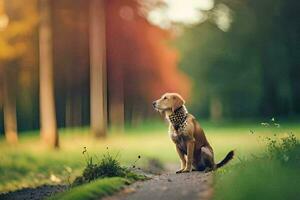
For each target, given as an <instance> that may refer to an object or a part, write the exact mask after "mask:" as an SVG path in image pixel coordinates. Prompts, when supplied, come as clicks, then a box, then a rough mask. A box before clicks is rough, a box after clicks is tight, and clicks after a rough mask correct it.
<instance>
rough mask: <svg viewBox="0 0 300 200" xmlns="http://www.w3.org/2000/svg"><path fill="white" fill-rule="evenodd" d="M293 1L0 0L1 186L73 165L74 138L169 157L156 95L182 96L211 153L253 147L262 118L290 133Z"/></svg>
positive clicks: (299, 110) (297, 99)
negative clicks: (155, 107)
mask: <svg viewBox="0 0 300 200" xmlns="http://www.w3.org/2000/svg"><path fill="white" fill-rule="evenodd" d="M299 4H300V3H299V1H295V0H184V1H183V0H26V1H24V0H0V154H2V155H1V160H2V161H3V162H2V164H1V165H0V177H1V178H0V179H1V180H3V181H2V182H1V181H0V186H1V187H0V188H1V189H0V191H1V190H3V191H4V190H11V189H13V188H19V187H21V186H28V185H32V184H33V185H36V184H37V185H39V184H40V181H41V180H43V181H49V180H48V177H49V176H50V175H52V174H53V173H54V174H55V175H56V176H58V177H59V176H63V175H62V174H61V168H60V166H65V165H67V166H70V167H71V168H72V169H74V170H75V171H76V170H78V171H79V170H80V169H82V165H81V164H82V161H81V159H80V157H81V153H80V152H81V149H82V147H83V146H88V148H89V149H90V151H91V152H94V153H98V152H103V149H105V148H106V146H110V147H112V149H114V148H115V149H116V150H121V151H122V153H123V158H122V159H123V160H124V161H125V162H127V163H128V162H130V160H132V159H133V158H135V157H136V156H137V155H139V154H142V155H146V156H150V157H158V158H159V159H161V160H163V161H166V162H175V161H176V160H177V157H176V154H175V152H174V151H173V148H171V146H172V144H171V142H170V141H169V140H168V137H167V134H166V124H164V122H163V119H162V117H161V116H160V115H159V114H158V113H156V112H155V111H154V110H153V109H152V107H151V102H152V101H153V100H155V99H157V98H159V97H160V96H161V95H162V94H163V93H165V92H177V93H180V94H181V95H182V96H183V97H184V98H185V99H186V102H187V108H188V110H189V111H190V112H191V113H192V114H194V115H195V116H196V117H197V118H198V119H199V121H200V122H201V124H203V126H204V128H205V130H207V132H208V134H209V138H210V140H211V142H212V143H213V145H215V146H217V147H218V148H219V149H218V150H217V158H221V157H223V156H224V154H225V152H226V151H228V150H229V149H231V148H238V149H239V148H240V150H241V152H242V154H241V155H242V156H245V155H247V154H250V153H251V152H252V151H253V150H259V148H258V146H259V145H258V144H256V143H255V142H256V140H255V139H253V138H251V137H250V136H249V130H250V132H251V133H253V130H261V129H262V128H261V127H260V123H261V122H270V121H271V122H272V123H273V122H274V123H275V126H276V127H279V126H280V125H279V124H281V123H279V122H283V123H286V124H288V125H283V130H282V132H288V129H289V128H290V129H292V130H297V131H299V126H298V122H299V116H300V81H299V79H300V66H299V53H300V52H299V46H300V44H299V41H300V38H299V33H300V30H299V27H300V26H299V19H300V16H299ZM278 121H279V122H278ZM276 130H277V129H276ZM263 132H264V133H266V134H267V133H269V130H267V131H266V130H263ZM95 136H96V137H95ZM105 136H106V139H103V138H104V137H105ZM40 138H42V141H44V142H41V141H40ZM145 141H146V142H145ZM254 143H255V144H254ZM11 144H13V145H11ZM16 144H17V145H16ZM44 144H47V146H50V147H51V148H59V147H61V151H59V152H60V153H57V152H53V151H52V150H49V149H47V148H45V147H44V146H45V145H44ZM48 150H49V151H48ZM162 152H164V153H162ZM45 158H48V159H45ZM54 161H55V162H54ZM54 163H56V164H54ZM57 163H59V164H61V165H57ZM1 170H2V171H1ZM36 174H39V177H43V178H39V180H36ZM21 175H22V177H21ZM7 180H10V181H8V182H7ZM50 181H51V180H50Z"/></svg>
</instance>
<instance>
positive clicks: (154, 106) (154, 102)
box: [152, 101, 156, 109]
mask: <svg viewBox="0 0 300 200" xmlns="http://www.w3.org/2000/svg"><path fill="white" fill-rule="evenodd" d="M152 106H153V108H154V109H156V101H153V102H152Z"/></svg>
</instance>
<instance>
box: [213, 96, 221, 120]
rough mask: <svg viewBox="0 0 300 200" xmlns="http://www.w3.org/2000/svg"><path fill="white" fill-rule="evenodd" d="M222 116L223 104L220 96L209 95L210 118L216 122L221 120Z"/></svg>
mask: <svg viewBox="0 0 300 200" xmlns="http://www.w3.org/2000/svg"><path fill="white" fill-rule="evenodd" d="M222 117H223V106H222V102H221V100H220V98H218V97H215V96H213V97H211V98H210V120H211V121H213V122H218V121H220V120H222Z"/></svg>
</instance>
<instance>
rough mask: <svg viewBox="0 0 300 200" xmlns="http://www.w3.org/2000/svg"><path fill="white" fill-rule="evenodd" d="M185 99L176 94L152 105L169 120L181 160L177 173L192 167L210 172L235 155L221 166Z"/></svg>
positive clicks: (227, 157)
mask: <svg viewBox="0 0 300 200" xmlns="http://www.w3.org/2000/svg"><path fill="white" fill-rule="evenodd" d="M184 103H185V102H184V100H183V98H182V97H181V96H180V95H179V94H176V93H166V94H164V95H163V96H162V97H161V98H160V99H158V100H156V101H154V102H153V107H154V109H155V110H157V111H159V112H160V113H162V114H164V115H165V117H166V119H167V120H168V121H169V135H170V137H171V139H172V141H173V142H174V143H175V145H176V150H177V153H178V155H179V157H180V160H181V169H180V170H179V171H177V172H176V173H181V172H190V171H192V167H194V169H195V170H198V171H211V170H215V169H217V168H219V167H222V166H223V165H225V164H226V163H228V162H229V161H230V160H231V159H232V158H233V155H234V152H233V151H230V152H229V153H228V154H227V155H226V157H225V158H224V159H223V160H222V161H221V162H220V163H218V164H215V161H214V152H213V149H212V147H211V146H210V144H209V143H208V141H207V139H206V137H205V135H204V132H203V129H202V128H201V127H200V125H199V123H198V122H197V121H196V119H195V117H194V116H193V115H191V114H189V113H188V112H187V110H186V108H185V106H184Z"/></svg>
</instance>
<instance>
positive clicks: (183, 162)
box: [176, 145, 186, 174]
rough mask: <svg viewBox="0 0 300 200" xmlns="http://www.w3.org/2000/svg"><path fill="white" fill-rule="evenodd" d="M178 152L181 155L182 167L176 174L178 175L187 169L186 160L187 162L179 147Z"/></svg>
mask: <svg viewBox="0 0 300 200" xmlns="http://www.w3.org/2000/svg"><path fill="white" fill-rule="evenodd" d="M176 151H177V153H178V155H179V158H180V165H181V166H180V170H178V171H177V172H176V174H178V173H181V172H182V171H183V170H184V169H185V167H186V160H185V157H184V154H183V152H182V151H181V150H180V149H179V147H178V146H177V145H176Z"/></svg>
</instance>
